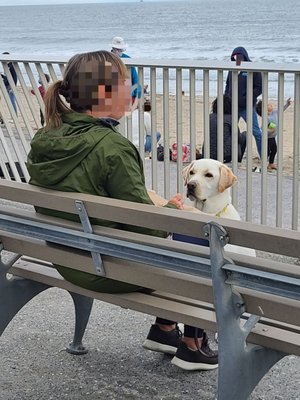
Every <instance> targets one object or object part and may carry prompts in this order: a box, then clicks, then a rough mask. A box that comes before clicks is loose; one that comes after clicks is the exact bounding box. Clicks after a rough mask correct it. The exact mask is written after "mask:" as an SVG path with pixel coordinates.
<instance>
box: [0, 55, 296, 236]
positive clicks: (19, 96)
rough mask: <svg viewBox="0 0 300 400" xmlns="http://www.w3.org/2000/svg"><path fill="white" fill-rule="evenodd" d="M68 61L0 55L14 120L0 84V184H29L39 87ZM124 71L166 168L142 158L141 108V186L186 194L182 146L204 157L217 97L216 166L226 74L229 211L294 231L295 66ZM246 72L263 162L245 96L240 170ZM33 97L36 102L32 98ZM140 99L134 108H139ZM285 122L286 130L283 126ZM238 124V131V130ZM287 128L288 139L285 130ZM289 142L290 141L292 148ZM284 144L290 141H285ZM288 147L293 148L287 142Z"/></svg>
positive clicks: (194, 64) (153, 64)
mask: <svg viewBox="0 0 300 400" xmlns="http://www.w3.org/2000/svg"><path fill="white" fill-rule="evenodd" d="M66 61H67V60H66V59H53V58H42V57H39V58H37V57H28V58H24V57H22V58H17V57H12V56H11V55H1V58H0V62H1V64H2V71H3V73H4V74H5V75H6V76H7V78H8V82H9V84H10V87H11V90H12V92H13V94H14V95H15V99H16V103H17V114H16V113H15V111H14V108H13V106H12V103H11V99H10V95H9V93H8V91H7V89H6V87H5V85H4V82H3V80H2V79H0V112H1V118H2V120H3V124H1V125H0V146H1V153H0V154H1V155H0V168H1V171H0V172H1V176H2V177H3V178H6V179H15V180H17V181H22V180H25V181H28V179H29V176H28V172H27V170H26V165H25V161H26V155H27V153H28V151H29V148H30V140H31V138H32V137H33V135H34V133H35V131H36V129H38V128H40V127H41V121H40V112H41V113H44V103H43V99H42V97H41V95H40V93H39V89H38V83H37V82H38V80H39V79H41V81H42V84H43V86H44V87H45V88H47V87H48V85H49V83H48V82H47V79H46V77H45V74H48V75H49V76H50V83H51V82H53V81H55V80H57V79H60V78H61V75H62V73H63V70H64V66H65V63H66ZM9 62H12V63H13V66H14V68H15V70H16V73H17V77H18V82H17V85H15V83H14V81H13V79H12V76H11V74H10V71H9V66H8V63H9ZM124 62H125V63H126V64H127V65H128V66H135V67H136V68H137V69H138V76H139V82H140V84H141V86H142V87H143V84H144V83H147V84H148V85H149V88H150V99H151V105H152V110H151V136H152V146H153V149H155V148H156V145H157V142H156V132H157V131H158V130H159V131H160V132H161V133H162V139H161V142H162V145H163V146H164V161H163V162H159V161H157V154H156V151H152V153H151V159H147V158H145V152H144V115H143V112H142V107H139V110H140V111H139V143H140V144H139V151H140V154H141V156H142V159H143V160H144V165H145V175H146V182H147V186H148V187H149V188H152V189H154V190H155V191H157V192H158V193H159V194H161V195H163V196H164V197H166V198H169V197H170V196H171V195H173V194H174V193H176V192H180V193H184V187H183V179H182V170H183V168H184V166H185V165H186V164H185V163H183V161H182V156H183V151H182V147H183V146H182V145H183V144H188V145H189V148H190V159H191V160H193V159H195V158H196V156H197V153H198V148H199V147H200V148H201V146H202V144H203V142H204V143H205V145H204V149H202V151H203V153H204V156H205V157H209V149H210V143H209V114H210V104H211V101H212V99H213V98H214V97H218V148H217V154H218V159H219V160H220V161H222V158H223V113H222V109H223V93H224V86H225V80H226V76H227V73H228V71H232V127H233V129H232V149H233V150H232V163H231V164H230V166H231V167H232V169H233V172H234V173H235V174H236V175H237V176H238V179H239V182H238V184H237V185H235V186H234V187H233V188H232V198H233V203H234V205H235V206H236V207H237V209H238V210H239V212H240V214H241V215H242V218H243V219H245V220H246V221H250V222H256V223H262V224H267V225H273V226H278V227H287V228H292V229H294V230H297V229H298V227H299V206H298V204H299V129H300V128H299V117H298V116H299V111H300V66H299V65H298V64H284V65H281V64H280V65H279V64H271V63H243V64H242V66H241V67H237V66H235V64H234V63H230V62H226V63H224V62H209V61H201V62H200V61H186V60H181V61H175V60H164V61H159V60H138V59H124ZM240 70H243V71H247V76H248V78H247V85H248V88H250V87H252V84H253V74H254V73H255V72H261V74H262V80H263V94H262V115H263V118H262V158H261V160H259V159H258V158H255V156H256V150H255V147H254V145H253V143H254V141H253V135H252V118H251V116H252V112H253V107H252V91H251V90H248V91H247V115H248V116H249V117H248V123H247V125H246V129H247V150H246V154H245V157H244V160H243V161H242V163H241V164H240V163H238V150H237V149H238V74H239V71H240ZM33 93H34V94H33ZM269 97H270V98H272V101H274V102H275V103H276V105H277V108H278V132H279V135H278V137H277V142H278V153H277V171H276V173H272V174H270V173H268V171H267V136H268V135H267V104H268V101H269ZM285 97H292V98H293V104H292V106H291V108H290V110H289V121H286V116H285V115H284V113H283V106H284V98H285ZM143 102H144V93H143V91H142V94H141V98H140V99H139V103H140V104H143ZM287 122H289V124H287ZM240 124H241V123H240ZM287 126H289V127H290V131H288V130H287ZM131 127H132V121H131V117H130V116H128V117H127V118H126V120H124V121H121V124H120V131H121V133H122V134H124V135H126V136H127V137H128V138H129V140H131V138H132V132H131ZM291 138H292V140H291ZM286 139H289V140H286ZM289 141H291V142H292V145H291V147H288V146H287V145H286V144H287V142H289ZM172 143H176V145H177V162H176V163H175V162H172V161H170V157H169V149H170V147H171V145H172ZM256 164H259V165H260V169H261V173H259V174H253V172H252V168H253V166H254V165H256Z"/></svg>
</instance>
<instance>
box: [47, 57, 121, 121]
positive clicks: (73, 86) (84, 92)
mask: <svg viewBox="0 0 300 400" xmlns="http://www.w3.org/2000/svg"><path fill="white" fill-rule="evenodd" d="M120 78H121V79H127V78H128V72H127V68H126V66H125V65H124V63H123V62H122V60H121V59H120V57H119V56H117V55H115V54H113V53H111V52H110V51H105V50H99V51H94V52H89V53H82V54H76V55H75V56H73V57H72V58H71V59H70V60H69V61H68V63H67V66H66V69H65V71H64V74H63V80H62V81H57V82H55V83H53V84H52V85H50V87H49V88H48V90H47V92H46V96H45V112H46V129H51V128H58V127H60V126H61V124H62V119H61V116H62V115H63V114H65V113H69V112H72V111H76V112H86V111H87V110H91V111H92V108H93V106H95V105H98V104H99V95H98V88H99V85H105V91H106V92H110V91H112V90H114V89H113V87H115V86H117V85H118V82H119V79H120ZM60 95H61V96H63V97H64V98H65V99H66V102H67V103H69V104H70V106H69V105H67V104H66V103H65V102H64V101H63V99H62V98H61V97H60Z"/></svg>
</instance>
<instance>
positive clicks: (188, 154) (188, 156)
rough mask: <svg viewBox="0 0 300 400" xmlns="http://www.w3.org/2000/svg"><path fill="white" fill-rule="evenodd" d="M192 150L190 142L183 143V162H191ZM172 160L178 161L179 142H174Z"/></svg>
mask: <svg viewBox="0 0 300 400" xmlns="http://www.w3.org/2000/svg"><path fill="white" fill-rule="evenodd" d="M190 159H191V151H190V145H189V144H185V143H184V144H183V145H182V162H190ZM172 161H177V143H176V142H174V143H173V144H172Z"/></svg>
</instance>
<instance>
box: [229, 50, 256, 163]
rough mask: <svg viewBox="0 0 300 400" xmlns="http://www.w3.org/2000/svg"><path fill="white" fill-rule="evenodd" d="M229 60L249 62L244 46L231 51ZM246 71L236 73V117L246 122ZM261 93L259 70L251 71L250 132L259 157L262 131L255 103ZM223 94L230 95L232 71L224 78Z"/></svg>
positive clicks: (237, 63)
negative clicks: (251, 108) (251, 107)
mask: <svg viewBox="0 0 300 400" xmlns="http://www.w3.org/2000/svg"><path fill="white" fill-rule="evenodd" d="M231 61H235V63H236V65H238V66H239V65H241V63H242V62H250V61H251V60H250V58H249V56H248V52H247V50H246V49H245V48H244V47H236V48H235V49H234V50H233V51H232V53H231ZM247 76H248V73H247V71H239V74H238V119H240V118H243V120H244V121H245V122H246V123H247ZM261 93H262V77H261V73H260V72H254V73H253V104H252V105H253V111H252V129H253V131H252V133H253V136H254V138H255V142H256V147H257V151H258V154H259V156H260V157H261V137H262V132H261V129H260V127H259V124H258V118H257V113H256V109H255V105H256V102H257V97H258V96H260V95H261ZM225 94H227V95H228V96H229V97H232V72H231V71H229V72H228V75H227V79H226V87H225Z"/></svg>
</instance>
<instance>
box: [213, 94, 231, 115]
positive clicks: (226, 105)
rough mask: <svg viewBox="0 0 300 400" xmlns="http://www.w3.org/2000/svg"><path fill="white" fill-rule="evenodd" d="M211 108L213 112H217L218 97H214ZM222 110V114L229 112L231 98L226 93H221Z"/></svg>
mask: <svg viewBox="0 0 300 400" xmlns="http://www.w3.org/2000/svg"><path fill="white" fill-rule="evenodd" d="M211 110H212V112H213V114H217V112H218V98H215V99H214V101H213V102H212V107H211ZM223 110H224V114H229V115H230V114H231V98H230V97H229V96H228V95H227V94H224V95H223Z"/></svg>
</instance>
